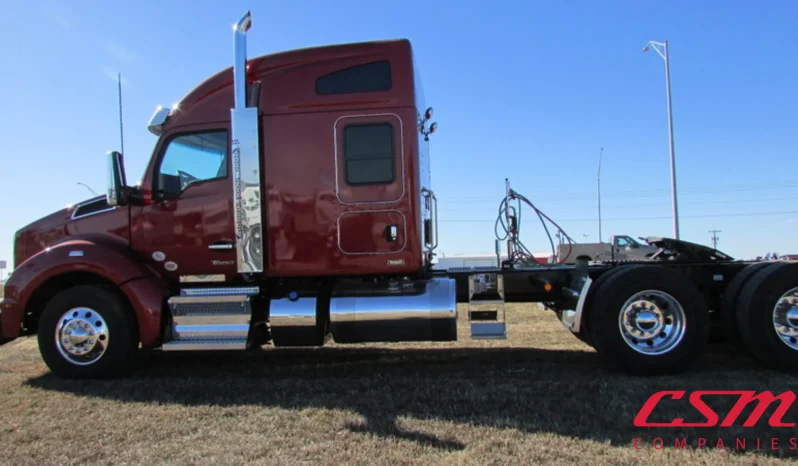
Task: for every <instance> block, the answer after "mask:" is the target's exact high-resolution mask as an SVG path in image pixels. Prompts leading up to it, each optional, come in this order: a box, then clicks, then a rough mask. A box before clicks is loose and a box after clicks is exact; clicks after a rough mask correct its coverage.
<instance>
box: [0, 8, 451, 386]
mask: <svg viewBox="0 0 798 466" xmlns="http://www.w3.org/2000/svg"><path fill="white" fill-rule="evenodd" d="M250 26H251V17H250V16H249V14H247V15H246V16H245V17H244V18H243V19H242V20H241V21H240V22H239V23H237V25H236V27H235V30H234V34H235V61H234V66H233V67H232V68H228V69H226V70H223V71H221V72H219V73H217V74H215V75H214V76H211V77H210V78H208V79H207V80H206V81H204V82H203V83H201V84H200V85H198V86H197V87H196V88H194V89H193V90H192V91H190V92H189V93H188V94H187V95H186V96H184V97H183V98H182V99H181V100H180V101H179V103H178V104H176V105H175V107H174V108H171V109H165V108H159V109H157V110H156V112H155V114H154V115H153V117H152V119H151V121H150V124H149V130H150V131H151V132H152V133H153V134H155V135H157V136H158V142H157V143H156V145H155V149H154V151H153V155H152V157H151V159H150V162H149V164H148V166H147V168H146V171H145V173H144V176H143V177H142V179H141V182H140V183H139V184H138V185H137V186H135V187H127V186H126V176H125V173H124V169H123V161H122V155H121V154H118V153H112V154H111V156H110V158H109V180H110V182H109V192H108V194H107V196H106V197H105V198H97V199H91V200H89V201H86V202H84V203H81V204H79V205H77V206H73V207H69V208H67V209H65V210H63V211H61V212H57V213H55V214H53V215H51V216H49V217H47V218H45V219H42V220H40V221H37V222H34V223H33V224H31V225H29V226H28V227H25V228H23V229H22V230H20V231H19V232H18V234H17V238H16V246H15V247H16V251H17V252H16V261H17V263H16V267H17V272H15V273H14V276H13V277H12V278H11V280H9V284H8V285H7V288H6V290H7V291H6V299H5V300H4V302H3V305H2V306H3V313H2V324H3V325H2V328H3V335H4V337H6V338H14V337H16V336H18V335H19V334H20V333H23V334H25V333H33V332H36V331H38V332H39V334H40V336H41V335H45V336H44V337H43V338H40V344H42V345H43V349H42V351H43V356H44V357H45V360H46V361H47V362H48V364H50V365H51V367H52V368H53V370H56V371H59V372H61V373H64V374H76V373H78V372H79V373H81V374H83V373H94V371H95V369H92V367H101V366H103V367H104V364H103V363H102V360H104V357H105V356H106V355H107V354H109V352H110V353H113V354H111V355H110V356H107V357H105V359H114V358H116V356H114V355H116V354H117V353H118V354H122V353H124V354H128V352H127V351H126V350H125V351H122V350H119V352H116V351H114V349H115V345H114V342H116V341H117V340H122V341H121V343H118V345H120V346H124V347H125V348H127V347H129V346H130V345H134V344H138V343H141V344H143V345H144V346H147V347H158V346H163V347H164V349H167V348H168V347H169V344H170V343H171V344H172V345H171V346H173V349H181V350H184V349H198V348H201V349H210V348H217V349H226V348H230V349H233V348H236V349H238V348H244V347H246V346H247V345H248V344H249V345H250V346H251V345H253V344H263V343H265V342H267V341H269V340H271V341H273V342H274V343H275V344H280V345H281V346H284V345H291V346H293V345H297V344H322V343H323V342H324V340H325V339H326V338H327V337H328V336H329V334H330V332H333V334H334V335H335V334H339V335H338V340H340V341H350V342H359V341H396V340H405V339H410V340H416V339H443V340H450V339H453V338H455V336H454V332H453V328H454V318H455V317H456V312H455V307H456V304H455V293H454V288H453V286H454V282H453V281H452V280H448V279H432V278H431V275H430V270H431V260H432V253H433V250H434V248H435V243H436V242H437V239H436V238H435V236H434V235H435V228H434V222H435V221H436V219H435V218H434V213H433V209H434V208H435V205H436V204H435V199H434V194H433V193H432V190H431V186H430V174H429V155H428V149H427V145H428V142H427V141H428V137H429V134H430V133H432V132H434V130H435V125H434V124H431V122H430V121H429V120H430V118H431V116H432V109H426V108H425V107H424V105H425V103H424V97H423V91H422V89H421V83H420V80H419V75H418V73H417V72H416V71H415V64H414V59H413V50H412V46H411V44H410V42H409V41H407V40H389V41H378V42H366V43H355V44H344V45H333V46H324V47H312V48H306V49H301V50H294V51H287V52H282V53H277V54H273V55H266V56H261V57H257V58H254V59H251V60H246V44H245V34H246V32H247V31H248V30H249V28H250ZM117 269H123V270H124V271H125V273H119V271H118V270H117ZM87 287H89V288H87ZM62 294H66V298H64V297H63V296H62ZM139 294H144V296H143V297H142V296H140V295H139ZM53 295H55V298H53ZM86 295H92V296H94V298H93V297H90V296H86ZM51 298H52V299H51ZM95 298H96V299H97V300H100V301H96V300H95ZM397 299H398V301H397ZM142 301H143V302H142ZM90 302H93V303H94V304H91V303H90ZM397 302H398V303H401V304H397ZM68 303H72V304H68ZM81 303H82V304H81ZM86 303H89V304H86ZM78 304H80V305H79V306H78ZM90 304H91V305H90ZM72 305H74V306H77V307H76V308H79V309H78V310H77V311H72V313H71V314H70V311H71V309H72V308H70V309H64V306H72ZM98 306H99V307H107V308H108V309H109V310H108V311H106V313H109V315H105V313H103V312H102V311H101V310H100V309H97V307H98ZM75 312H77V314H75ZM73 314H74V315H73ZM115 314H119V315H115ZM131 316H135V319H133V318H131ZM438 318H440V319H438ZM93 319H96V320H93ZM131 319H132V320H131ZM114 323H115V325H117V326H125V327H131V329H130V332H129V333H130V335H128V336H127V337H124V338H123V337H119V336H117V337H116V338H113V337H112V335H111V334H112V333H114V334H116V335H119V334H120V333H122V332H123V331H121V330H116V331H115V332H113V331H112V330H113V329H111V328H110V325H112V324H114ZM281 323H282V325H281ZM43 325H44V326H45V327H43ZM256 328H257V329H258V330H257V331H255V330H253V329H256ZM45 329H46V331H44V332H43V330H45ZM133 330H135V332H133ZM103 332H105V333H103ZM134 334H135V335H134ZM53 335H56V338H55V339H53ZM116 335H114V336H116ZM253 335H257V338H255V339H253V338H252V337H253ZM101 336H102V339H101V338H100V337H101ZM131 339H135V340H137V341H136V342H135V343H134V342H132V341H126V340H131ZM53 340H55V348H50V350H48V349H46V347H48V346H50V347H52V346H53ZM90 356H91V357H90ZM112 356H113V357H112ZM92 357H93V358H94V359H92ZM119 357H122V356H119ZM114 366H116V364H114ZM109 367H110V366H109ZM98 370H99V369H98ZM107 370H110V369H109V368H108V367H106V368H105V369H103V371H107Z"/></svg>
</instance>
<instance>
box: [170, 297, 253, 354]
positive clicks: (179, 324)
mask: <svg viewBox="0 0 798 466" xmlns="http://www.w3.org/2000/svg"><path fill="white" fill-rule="evenodd" d="M200 291H204V293H201V292H200ZM253 294H254V292H253V290H251V289H241V288H229V289H223V288H222V289H207V288H206V289H200V288H194V289H191V291H190V292H186V290H183V291H182V292H181V293H180V295H179V296H172V297H171V298H169V301H168V302H169V309H170V310H171V311H172V323H171V328H170V332H169V337H170V340H169V341H166V342H164V344H163V350H164V351H205V350H243V349H246V346H247V337H248V336H249V329H250V319H251V317H252V310H251V309H252V306H251V301H250V299H251V296H252V295H253Z"/></svg>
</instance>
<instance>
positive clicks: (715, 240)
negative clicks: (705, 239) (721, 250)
mask: <svg viewBox="0 0 798 466" xmlns="http://www.w3.org/2000/svg"><path fill="white" fill-rule="evenodd" d="M709 232H710V233H712V238H711V239H712V249H718V241H720V238H718V233H723V232H722V231H721V230H709Z"/></svg>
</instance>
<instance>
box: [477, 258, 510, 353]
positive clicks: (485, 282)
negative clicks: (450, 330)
mask: <svg viewBox="0 0 798 466" xmlns="http://www.w3.org/2000/svg"><path fill="white" fill-rule="evenodd" d="M504 306H505V301H504V277H503V275H502V274H500V273H474V274H471V275H469V277H468V322H469V324H470V325H471V339H472V340H504V339H506V338H507V322H506V321H505V310H504Z"/></svg>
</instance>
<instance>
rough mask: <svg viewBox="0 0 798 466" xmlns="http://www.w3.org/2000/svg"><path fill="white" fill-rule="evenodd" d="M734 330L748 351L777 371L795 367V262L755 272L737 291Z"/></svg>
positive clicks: (797, 288) (797, 358) (797, 365)
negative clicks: (737, 332)
mask: <svg viewBox="0 0 798 466" xmlns="http://www.w3.org/2000/svg"><path fill="white" fill-rule="evenodd" d="M736 318H737V329H738V331H739V332H740V337H741V338H742V341H743V343H745V346H746V347H747V348H748V350H749V351H750V352H751V354H753V356H754V357H755V358H756V359H757V360H758V361H760V362H761V363H762V364H764V365H766V366H768V367H770V368H772V369H777V370H790V371H795V370H798V264H790V263H776V264H772V266H771V267H766V268H764V269H761V270H760V271H759V272H757V273H756V274H755V275H754V276H753V277H752V278H751V279H750V280H749V281H748V283H746V285H745V286H744V287H743V289H742V292H741V293H740V299H739V303H738V306H737V310H736Z"/></svg>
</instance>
